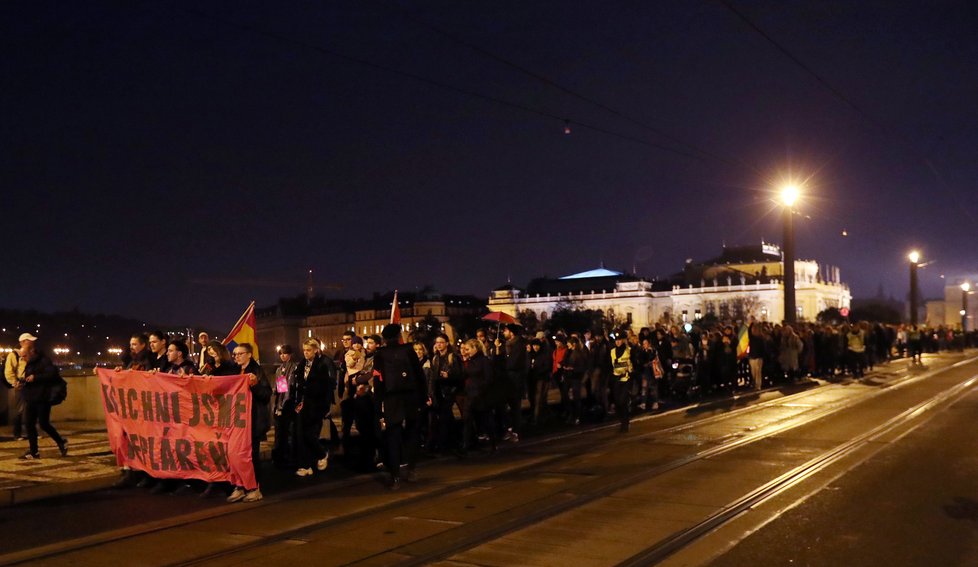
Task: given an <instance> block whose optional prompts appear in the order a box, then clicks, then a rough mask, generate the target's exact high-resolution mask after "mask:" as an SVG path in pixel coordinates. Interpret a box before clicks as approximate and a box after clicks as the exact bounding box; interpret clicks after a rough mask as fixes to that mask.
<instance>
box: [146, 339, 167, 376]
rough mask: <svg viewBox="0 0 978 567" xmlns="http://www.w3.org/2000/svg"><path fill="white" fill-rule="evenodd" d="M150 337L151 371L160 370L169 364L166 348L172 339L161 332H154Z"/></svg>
mask: <svg viewBox="0 0 978 567" xmlns="http://www.w3.org/2000/svg"><path fill="white" fill-rule="evenodd" d="M148 337H149V344H148V346H149V352H150V355H149V358H150V363H149V370H160V369H161V368H163V367H164V366H166V364H167V360H166V347H167V345H168V344H169V342H170V337H169V335H167V334H166V333H164V332H163V331H160V330H156V331H152V332H150V333H149V335H148Z"/></svg>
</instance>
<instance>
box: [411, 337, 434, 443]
mask: <svg viewBox="0 0 978 567" xmlns="http://www.w3.org/2000/svg"><path fill="white" fill-rule="evenodd" d="M411 348H413V349H414V354H415V355H417V357H418V361H419V362H421V373H422V374H423V375H424V384H425V395H426V396H427V399H426V400H425V403H423V404H421V415H420V416H418V439H419V446H420V448H422V449H424V448H426V447H427V446H428V435H429V429H428V422H429V421H430V420H431V394H432V391H431V389H432V386H433V383H432V381H431V380H432V377H431V357H429V356H428V347H426V346H424V343H423V342H421V341H414V343H412V344H411Z"/></svg>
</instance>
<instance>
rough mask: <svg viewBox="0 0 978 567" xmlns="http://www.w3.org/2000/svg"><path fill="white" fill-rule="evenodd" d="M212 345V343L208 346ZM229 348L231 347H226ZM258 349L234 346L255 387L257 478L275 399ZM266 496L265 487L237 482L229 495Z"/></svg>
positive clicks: (243, 498) (232, 498) (248, 498)
mask: <svg viewBox="0 0 978 567" xmlns="http://www.w3.org/2000/svg"><path fill="white" fill-rule="evenodd" d="M208 348H211V347H208ZM224 351H225V352H227V349H224ZM254 356H255V349H254V347H252V346H251V343H240V344H238V345H237V346H235V347H234V361H235V364H236V365H237V367H238V373H239V374H245V375H246V376H247V377H248V386H249V387H250V388H251V466H252V467H254V472H255V478H256V479H257V478H258V464H259V463H260V462H261V442H262V441H264V440H265V439H266V435H267V434H268V430H269V429H270V428H271V424H270V423H269V417H268V415H269V411H268V403H269V402H270V401H271V399H272V387H271V386H270V385H269V383H268V377H267V376H266V375H265V370H264V369H263V368H262V367H261V365H260V364H258V363H257V362H256V361H255V359H254ZM261 499H262V495H261V488H255V489H254V490H246V489H245V488H244V487H243V486H235V487H234V492H232V493H231V496H228V498H227V501H228V502H257V501H259V500H261Z"/></svg>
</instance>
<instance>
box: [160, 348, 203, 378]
mask: <svg viewBox="0 0 978 567" xmlns="http://www.w3.org/2000/svg"><path fill="white" fill-rule="evenodd" d="M160 372H163V373H164V374H178V375H183V374H189V375H193V374H197V366H196V365H195V364H194V363H193V361H192V360H190V349H189V348H188V347H187V343H185V342H183V341H172V342H171V343H170V344H169V345H167V347H166V364H164V365H163V367H162V368H161V369H160Z"/></svg>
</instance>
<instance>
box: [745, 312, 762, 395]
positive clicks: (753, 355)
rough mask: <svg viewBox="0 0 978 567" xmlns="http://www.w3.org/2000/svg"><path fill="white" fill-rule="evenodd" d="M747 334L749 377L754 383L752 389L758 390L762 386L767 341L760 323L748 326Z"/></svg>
mask: <svg viewBox="0 0 978 567" xmlns="http://www.w3.org/2000/svg"><path fill="white" fill-rule="evenodd" d="M747 334H748V343H747V344H748V347H747V348H748V350H749V351H750V352H749V353H748V355H747V356H748V359H749V361H750V375H751V378H752V379H753V381H754V389H755V390H758V391H759V390H760V389H761V388H762V387H763V385H764V358H765V356H766V353H767V341H766V337H765V336H764V330H763V328H762V327H761V325H760V323H757V322H754V323H751V324H750V327H749V328H748V330H747Z"/></svg>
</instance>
